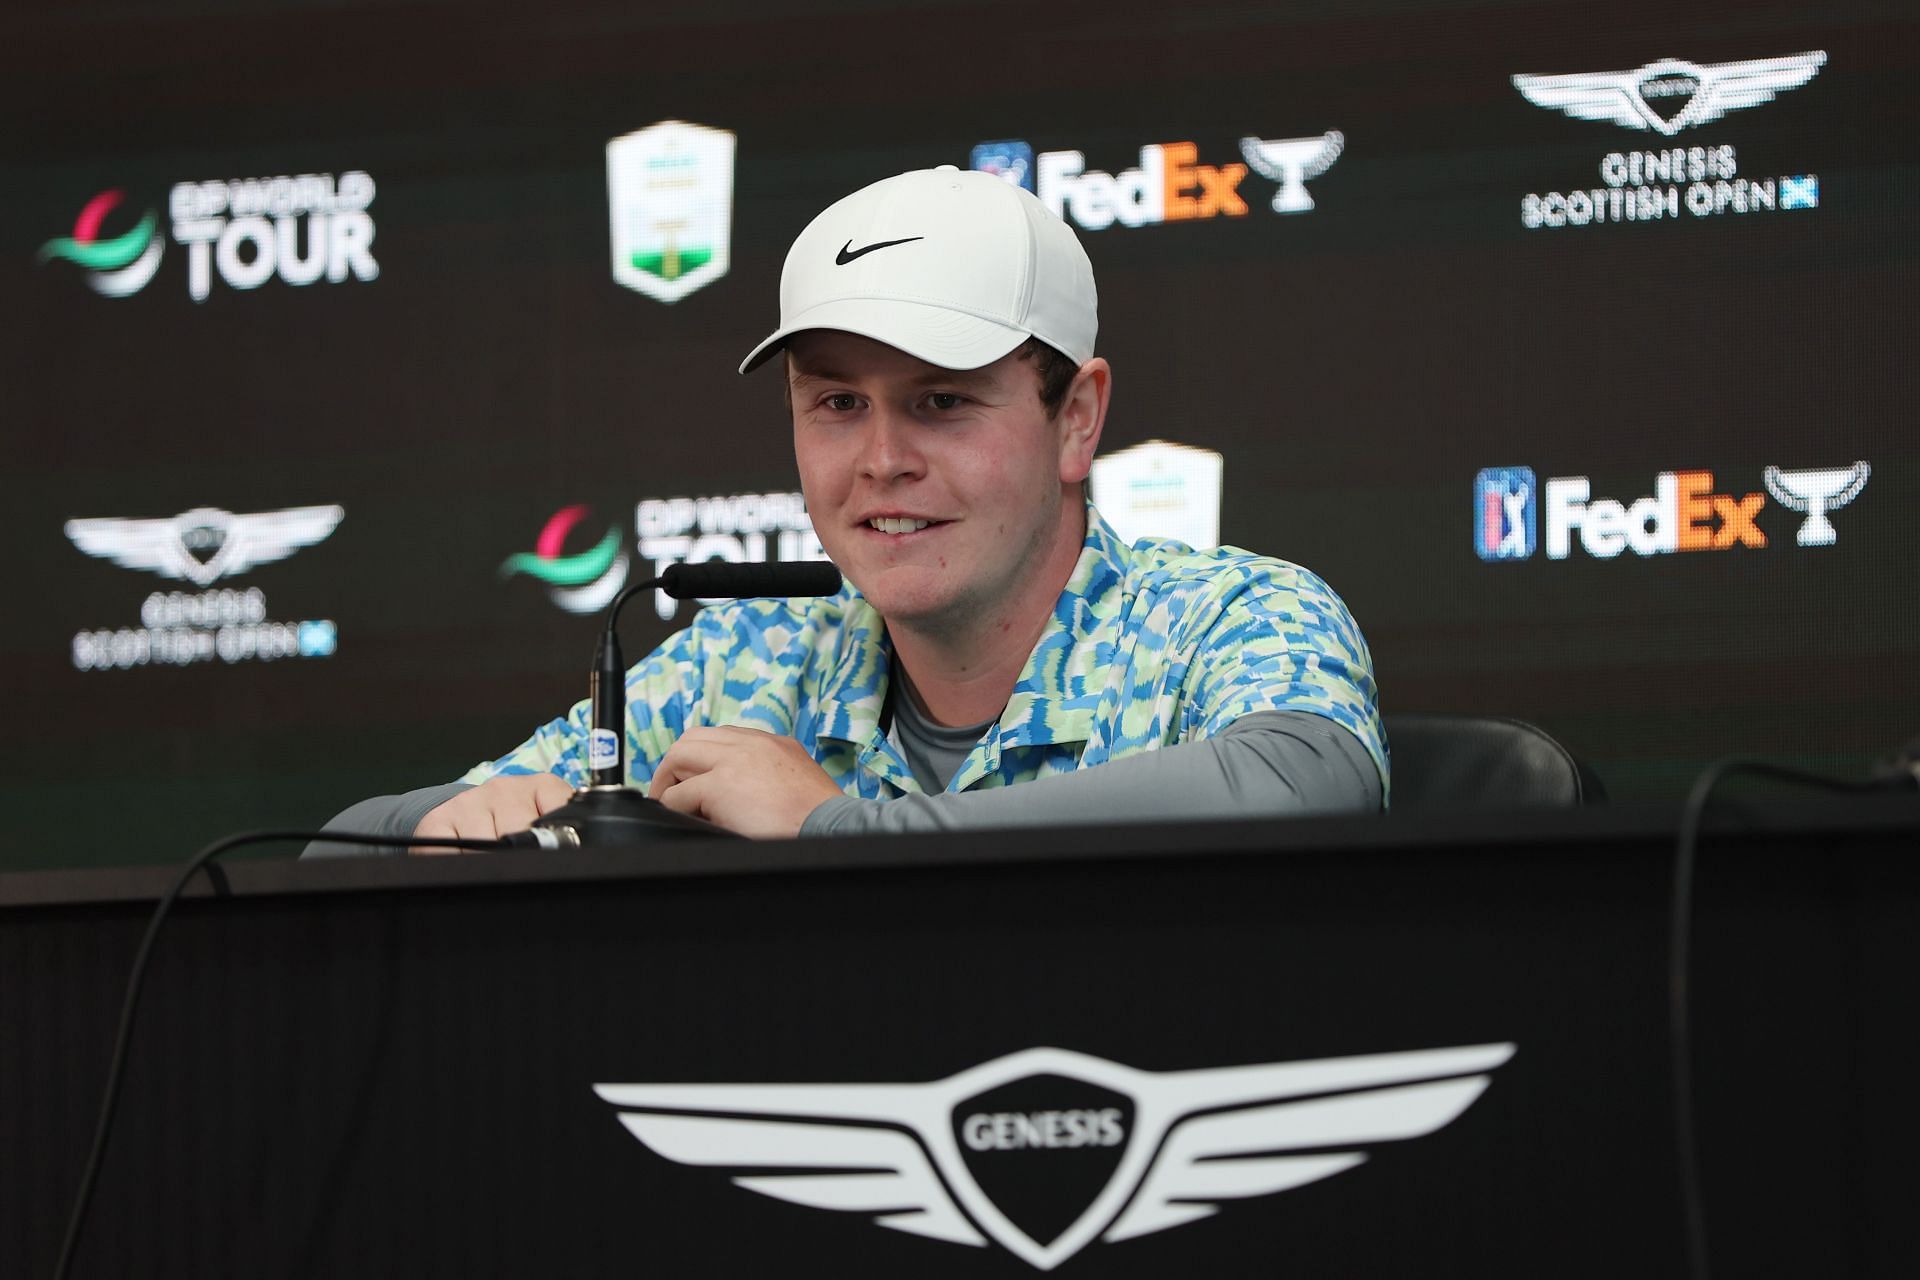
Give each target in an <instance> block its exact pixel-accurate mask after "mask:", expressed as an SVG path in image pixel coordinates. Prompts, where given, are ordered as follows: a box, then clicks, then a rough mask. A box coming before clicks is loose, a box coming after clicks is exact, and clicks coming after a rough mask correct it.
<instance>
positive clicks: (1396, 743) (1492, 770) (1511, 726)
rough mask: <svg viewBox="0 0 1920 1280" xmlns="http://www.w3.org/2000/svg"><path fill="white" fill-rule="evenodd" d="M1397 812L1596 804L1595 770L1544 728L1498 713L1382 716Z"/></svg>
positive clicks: (1599, 799)
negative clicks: (1391, 762) (1583, 762)
mask: <svg viewBox="0 0 1920 1280" xmlns="http://www.w3.org/2000/svg"><path fill="white" fill-rule="evenodd" d="M1386 726H1387V742H1388V744H1389V746H1390V747H1391V749H1392V751H1393V796H1392V807H1393V809H1394V811H1395V812H1404V811H1407V810H1422V811H1429V810H1445V809H1452V810H1471V809H1572V808H1577V807H1579V806H1580V805H1586V804H1600V803H1603V802H1604V801H1605V800H1606V789H1605V788H1604V787H1602V786H1601V785H1600V779H1599V778H1598V776H1596V775H1595V774H1594V772H1593V771H1592V770H1591V769H1589V768H1587V767H1586V766H1585V765H1583V764H1581V763H1580V762H1579V761H1578V760H1576V759H1574V758H1573V755H1572V753H1570V752H1569V751H1568V750H1567V749H1566V748H1565V747H1563V746H1561V745H1560V744H1559V743H1558V742H1555V741H1554V740H1553V738H1552V737H1551V736H1549V735H1548V734H1547V733H1546V732H1545V731H1543V730H1541V729H1539V728H1536V727H1535V726H1533V725H1530V724H1528V723H1526V722H1525V721H1524V720H1509V719H1506V718H1504V717H1501V716H1449V715H1428V714H1424V713H1422V714H1407V715H1392V716H1387V717H1386Z"/></svg>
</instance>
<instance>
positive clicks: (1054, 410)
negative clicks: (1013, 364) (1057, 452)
mask: <svg viewBox="0 0 1920 1280" xmlns="http://www.w3.org/2000/svg"><path fill="white" fill-rule="evenodd" d="M1020 358H1021V359H1022V360H1031V361H1033V367H1034V371H1035V372H1036V373H1038V374H1039V375H1040V405H1041V407H1042V408H1044V409H1045V410H1046V411H1047V417H1049V418H1057V417H1059V416H1060V406H1061V405H1063V404H1065V403H1066V402H1067V388H1069V387H1071V386H1072V385H1073V376H1074V375H1075V374H1076V373H1079V372H1080V366H1079V365H1077V364H1075V363H1074V362H1073V361H1072V360H1071V359H1069V358H1068V357H1067V356H1066V355H1065V354H1064V353H1063V352H1061V351H1058V350H1056V349H1055V348H1053V347H1050V346H1048V345H1047V344H1046V343H1044V342H1042V341H1040V339H1038V338H1028V339H1027V340H1026V342H1025V343H1024V344H1023V345H1022V346H1021V348H1020Z"/></svg>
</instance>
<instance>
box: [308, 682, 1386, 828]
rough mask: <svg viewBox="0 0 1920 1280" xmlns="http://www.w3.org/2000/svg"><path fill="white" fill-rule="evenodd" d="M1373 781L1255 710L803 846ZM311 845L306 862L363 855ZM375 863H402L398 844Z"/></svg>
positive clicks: (1318, 728) (840, 808)
mask: <svg viewBox="0 0 1920 1280" xmlns="http://www.w3.org/2000/svg"><path fill="white" fill-rule="evenodd" d="M467 786H468V784H466V783H463V782H449V783H443V784H441V785H439V786H433V787H422V788H421V789H419V790H417V791H409V792H406V793H404V794H402V795H397V796H379V797H376V798H374V799H371V800H363V801H361V802H360V803H359V804H356V805H354V806H352V807H351V808H349V809H347V810H345V811H344V812H342V813H341V814H340V815H339V816H337V817H335V818H334V819H333V820H332V821H331V822H329V823H327V825H326V827H325V828H324V829H325V830H330V831H354V832H361V833H364V834H367V835H378V836H391V837H393V838H394V839H396V840H400V841H404V840H405V839H407V838H408V837H410V836H412V834H413V832H414V828H416V827H418V826H419V825H420V820H421V819H422V818H424V817H426V816H427V814H428V813H429V812H431V811H432V810H434V809H435V808H438V807H439V806H440V805H441V804H443V803H445V802H446V801H447V800H450V799H452V798H453V797H454V796H456V795H459V794H460V793H461V792H462V791H464V790H466V789H467ZM1380 801H1381V785H1380V773H1379V770H1378V769H1376V768H1375V767H1374V763H1373V760H1372V758H1371V757H1369V756H1368V755H1367V751H1366V748H1365V747H1363V746H1361V744H1360V740H1359V739H1358V738H1356V737H1355V736H1354V735H1353V734H1351V733H1349V732H1348V731H1347V730H1345V729H1343V728H1341V727H1340V726H1339V725H1338V724H1335V723H1334V722H1333V721H1332V720H1329V719H1327V718H1326V717H1325V716H1319V715H1314V714H1312V713H1310V712H1303V711H1259V712H1255V713H1253V714H1252V715H1247V716H1242V717H1241V718H1240V719H1238V720H1236V721H1234V722H1233V724H1231V725H1229V726H1228V727H1227V729H1226V730H1225V731H1224V732H1222V733H1220V734H1219V735H1217V736H1215V737H1212V738H1208V739H1206V740H1205V741H1203V742H1188V743H1182V744H1180V745H1179V746H1174V747H1163V748H1161V749H1160V750H1158V751H1148V752H1143V753H1141V754H1139V755H1136V756H1129V757H1127V758H1126V759H1124V760H1115V761H1111V762H1109V763H1107V764H1103V765H1100V766H1097V767H1095V768H1092V769H1083V770H1080V771H1079V772H1077V773H1067V774H1059V775H1057V776H1055V777H1051V778H1039V779H1036V780H1034V781H1032V782H1023V783H1021V784H1019V785H1018V786H1011V787H995V788H992V789H990V790H985V791H964V792H959V793H951V794H950V793H942V794H940V795H908V796H900V797H898V798H896V799H893V800H861V799H858V798H856V797H853V796H840V797H836V798H835V799H832V800H828V801H826V802H825V803H823V804H821V805H820V806H819V807H818V808H817V809H815V810H814V811H813V812H812V813H811V814H809V815H808V816H807V820H806V822H805V823H804V824H802V826H801V828H800V834H801V835H803V836H821V835H854V834H865V833H872V832H896V833H910V832H919V831H966V830H988V829H993V828H1002V827H1033V826H1078V825H1084V824H1097V823H1114V822H1182V821H1196V820H1204V819H1211V818H1275V817H1289V816H1297V815H1301V814H1308V813H1371V812H1374V811H1376V810H1378V809H1379V808H1380ZM366 852H369V850H367V849H365V848H361V847H358V846H353V845H343V844H338V843H330V842H321V841H316V842H314V843H313V844H310V845H308V846H307V848H306V851H305V852H304V853H303V854H302V855H301V856H302V857H309V858H315V857H335V856H339V855H342V854H353V853H366ZM373 852H379V853H399V852H402V847H401V846H400V845H394V846H390V847H383V848H380V849H378V850H374V851H373Z"/></svg>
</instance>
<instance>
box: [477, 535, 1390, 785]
mask: <svg viewBox="0 0 1920 1280" xmlns="http://www.w3.org/2000/svg"><path fill="white" fill-rule="evenodd" d="M891 657H892V646H891V645H889V644H888V642H887V635H886V624H885V622H884V621H883V620H882V619H881V617H880V615H879V614H878V613H877V612H876V611H875V610H874V608H873V606H872V605H870V604H868V603H867V601H866V599H865V598H864V597H862V596H861V595H860V593H859V591H858V590H857V589H856V588H855V587H854V586H853V584H851V583H848V584H847V585H846V586H845V587H843V588H842V589H841V591H840V592H839V594H837V595H834V596H828V597H824V598H814V599H793V600H786V599H760V600H736V601H729V602H727V603H724V604H719V605H712V606H709V607H707V608H705V609H702V610H701V611H700V613H699V614H698V615H696V616H695V618H694V620H693V624H692V625H691V626H689V627H687V628H686V629H685V630H683V631H679V632H676V633H675V634H674V635H672V636H670V637H668V639H667V640H666V641H665V643H663V644H662V645H661V646H660V647H659V648H658V649H656V650H654V651H653V653H651V654H650V655H648V657H647V658H646V659H645V660H644V661H642V662H641V663H639V664H638V665H636V666H634V667H633V668H632V669H631V670H629V671H628V673H627V751H626V758H627V762H628V763H627V773H628V779H629V781H630V782H633V783H645V782H647V781H648V780H650V779H651V778H652V777H653V773H654V770H655V769H656V768H657V767H658V765H659V763H660V760H661V758H662V757H663V756H665V755H666V753H667V748H668V747H670V746H672V745H673V742H674V740H675V739H676V738H678V737H679V736H680V733H681V731H682V730H684V729H686V728H689V727H692V726H698V725H739V726H744V727H748V728H755V729H764V730H766V731H768V732H769V733H777V734H782V735H784V736H787V737H791V738H794V739H795V740H797V741H798V742H800V743H801V744H802V745H804V746H805V747H806V748H807V749H808V751H809V752H810V753H811V754H812V756H813V758H814V760H816V761H817V762H818V763H819V764H820V767H821V768H822V769H824V770H825V771H826V773H827V776H828V777H830V778H832V779H833V780H834V782H835V783H837V784H838V785H839V786H840V788H841V790H842V791H844V792H845V793H846V794H847V795H850V796H858V797H860V798H863V799H869V800H875V799H878V800H888V799H893V798H895V797H897V796H901V795H906V794H910V793H911V794H919V793H920V790H921V789H920V786H919V784H918V783H917V782H916V781H915V780H914V777H913V773H912V771H911V770H910V769H909V768H908V766H907V763H906V761H905V760H904V759H902V758H901V755H900V753H899V752H898V751H897V750H896V749H895V747H894V746H893V744H892V743H891V742H889V741H888V740H887V736H886V733H885V731H884V730H883V729H882V728H881V724H880V722H881V717H882V708H883V706H884V705H885V702H886V695H887V679H888V666H889V663H890V661H891ZM1255 711H1305V712H1312V713H1314V714H1317V715H1323V716H1326V717H1327V718H1329V719H1331V720H1333V721H1334V722H1335V723H1337V724H1339V725H1342V726H1343V727H1345V728H1346V729H1348V730H1349V731H1350V732H1352V733H1353V735H1354V736H1355V737H1356V738H1358V739H1359V741H1360V743H1361V745H1363V746H1364V747H1365V748H1366V750H1367V753H1368V754H1369V755H1370V756H1372V757H1373V761H1374V763H1375V764H1376V765H1377V766H1378V767H1379V769H1380V778H1381V786H1382V791H1383V793H1384V791H1385V787H1386V782H1387V777H1388V766H1387V743H1386V735H1385V732H1384V730H1383V729H1382V727H1381V724H1380V713H1379V709H1378V707H1377V705H1376V698H1375V690H1374V682H1373V670H1372V660H1371V659H1370V658H1369V656H1368V653H1367V645H1366V641H1365V640H1364V639H1362V638H1361V635H1360V628H1359V627H1358V626H1357V625H1356V624H1355V622H1354V620H1353V617H1352V615H1351V614H1349V613H1348V612H1347V608H1346V606H1345V605H1344V604H1342V603H1341V602H1340V598H1339V597H1338V596H1336V595H1334V593H1333V591H1332V589H1331V588H1329V587H1328V586H1327V585H1326V583H1324V582H1322V581H1321V580H1320V579H1319V578H1317V577H1315V576H1314V575H1313V574H1311V573H1309V572H1308V571H1306V570H1305V569H1302V568H1300V567H1299V566H1297V565H1293V564H1289V563H1287V562H1286V561H1284V560H1275V559H1270V558H1268V557H1265V556H1257V555H1254V554H1252V553H1251V552H1247V551H1242V550H1240V549H1238V548H1236V547H1220V548H1217V549H1214V550H1210V551H1195V550H1193V549H1192V548H1191V547H1188V546H1186V545H1185V544H1184V543H1180V542H1174V541H1171V540H1169V539H1164V538H1147V539H1142V540H1141V541H1138V542H1136V543H1134V544H1133V545H1132V546H1128V545H1127V544H1126V543H1123V542H1122V541H1120V538H1119V535H1118V534H1116V533H1115V532H1114V531H1113V528H1112V527H1111V526H1110V525H1108V524H1107V522H1106V521H1105V520H1103V519H1102V518H1101V517H1100V514H1099V512H1097V511H1095V510H1094V509H1093V507H1092V506H1091V505H1089V506H1088V508H1087V536H1086V541H1085V544H1084V545H1083V546H1082V548H1081V551H1080V559H1079V561H1078V562H1077V563H1076V564H1075V566H1074V570H1073V574H1072V576H1071V577H1070V578H1069V579H1068V581H1067V586H1066V589H1065V590H1064V591H1062V592H1061V593H1060V598H1059V600H1058V601H1056V602H1055V604H1054V608H1053V614H1052V616H1051V617H1050V618H1049V619H1048V620H1047V623H1046V626H1045V628H1044V630H1043V631H1042V632H1041V635H1040V640H1039V643H1038V644H1036V645H1035V646H1034V650H1033V653H1032V654H1031V655H1030V656H1029V657H1028V658H1027V663H1026V666H1025V667H1024V668H1023V669H1022V670H1021V673H1020V678H1019V680H1018V682H1017V683H1016V684H1015V685H1014V688H1013V696H1012V697H1011V698H1010V699H1008V701H1007V706H1006V710H1005V711H1004V712H1002V713H1001V715H1000V719H999V722H998V723H997V724H995V725H994V726H993V727H992V728H990V729H989V730H988V731H987V732H986V733H985V734H983V735H982V736H981V739H980V742H979V743H978V745H976V746H975V747H974V749H973V753H972V754H971V755H970V756H968V757H967V760H966V763H965V764H963V765H962V766H961V768H960V771H959V772H958V773H956V774H955V775H954V776H953V778H952V780H951V781H950V782H949V783H948V786H947V790H948V791H950V792H959V791H969V790H978V789H983V788H988V787H1004V786H1011V785H1012V784H1014V783H1016V782H1026V781H1029V780H1031V779H1034V778H1044V777H1048V776H1050V775H1053V774H1061V773H1070V772H1073V771H1074V770H1077V769H1086V768H1091V767H1092V766H1094V765H1097V764H1103V763H1105V762H1106V761H1109V760H1118V759H1121V758H1123V757H1125V756H1131V755H1137V754H1139V753H1140V752H1144V751H1152V750H1154V749H1155V748H1157V747H1165V746H1173V745H1175V744H1177V743H1182V742H1193V741H1200V740H1203V739H1206V738H1209V737H1211V736H1213V735H1214V734H1217V733H1219V732H1221V731H1222V730H1224V729H1225V728H1226V727H1227V726H1228V725H1230V724H1232V723H1233V722H1234V720H1236V719H1238V718H1239V717H1241V716H1244V715H1247V714H1249V713H1251V712H1255ZM590 727H591V711H590V709H589V707H588V704H587V703H586V702H585V701H582V702H580V703H579V704H577V705H576V706H575V707H574V708H573V710H572V712H571V713H569V714H568V715H567V716H566V717H565V718H564V719H559V720H554V721H553V722H551V723H549V724H547V725H544V726H542V727H541V728H540V729H539V730H538V731H536V732H535V733H534V735H533V736H532V737H531V738H529V739H527V741H526V742H524V743H522V744H521V745H520V746H518V747H516V748H515V749H514V750H512V751H511V752H509V753H507V754H506V755H504V756H502V757H501V758H500V759H498V760H496V761H493V762H492V763H490V764H482V765H478V766H476V767H475V768H473V769H472V770H470V771H469V772H468V773H467V775H466V776H465V777H464V778H463V779H461V780H462V781H463V782H470V783H480V782H485V781H486V780H487V779H489V778H491V777H494V776H496V775H499V774H524V773H538V772H542V771H544V772H549V773H554V774H557V775H559V776H560V777H561V778H564V779H565V780H566V781H567V782H569V783H571V784H573V785H574V786H580V785H583V784H584V783H585V782H586V781H587V776H588V772H589V770H588V767H587V755H586V744H587V738H588V731H589V729H590Z"/></svg>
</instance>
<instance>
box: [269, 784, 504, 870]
mask: <svg viewBox="0 0 1920 1280" xmlns="http://www.w3.org/2000/svg"><path fill="white" fill-rule="evenodd" d="M470 789H471V784H469V783H465V782H443V783H441V784H439V785H438V786H432V787H421V788H420V789H419V790H418V791H408V792H405V793H403V794H401V795H397V796H375V797H373V799H371V800H362V801H361V802H360V803H359V804H356V805H354V806H352V807H351V808H348V809H345V810H343V811H342V812H341V813H339V814H338V815H337V816H335V817H334V818H332V819H330V820H329V821H328V822H327V825H326V826H324V827H322V828H320V829H321V830H322V831H350V832H352V833H353V834H355V835H366V836H392V837H393V838H394V839H395V840H397V841H399V843H397V844H393V845H379V846H374V845H364V844H341V843H339V842H337V841H331V840H315V841H314V842H313V843H312V844H310V845H308V846H307V847H306V848H305V849H303V850H301V851H300V856H301V857H303V858H340V857H347V856H350V855H353V854H361V855H365V854H396V853H405V852H406V851H407V844H406V842H407V839H408V838H409V837H410V836H412V835H413V829H414V828H415V827H417V826H419V825H420V819H422V818H424V817H426V816H427V815H428V814H429V813H431V812H433V811H434V810H435V809H437V808H439V807H440V806H441V805H443V804H445V803H446V802H447V801H449V800H451V799H453V798H454V797H455V796H457V795H459V794H460V793H461V792H462V791H467V790H470Z"/></svg>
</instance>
